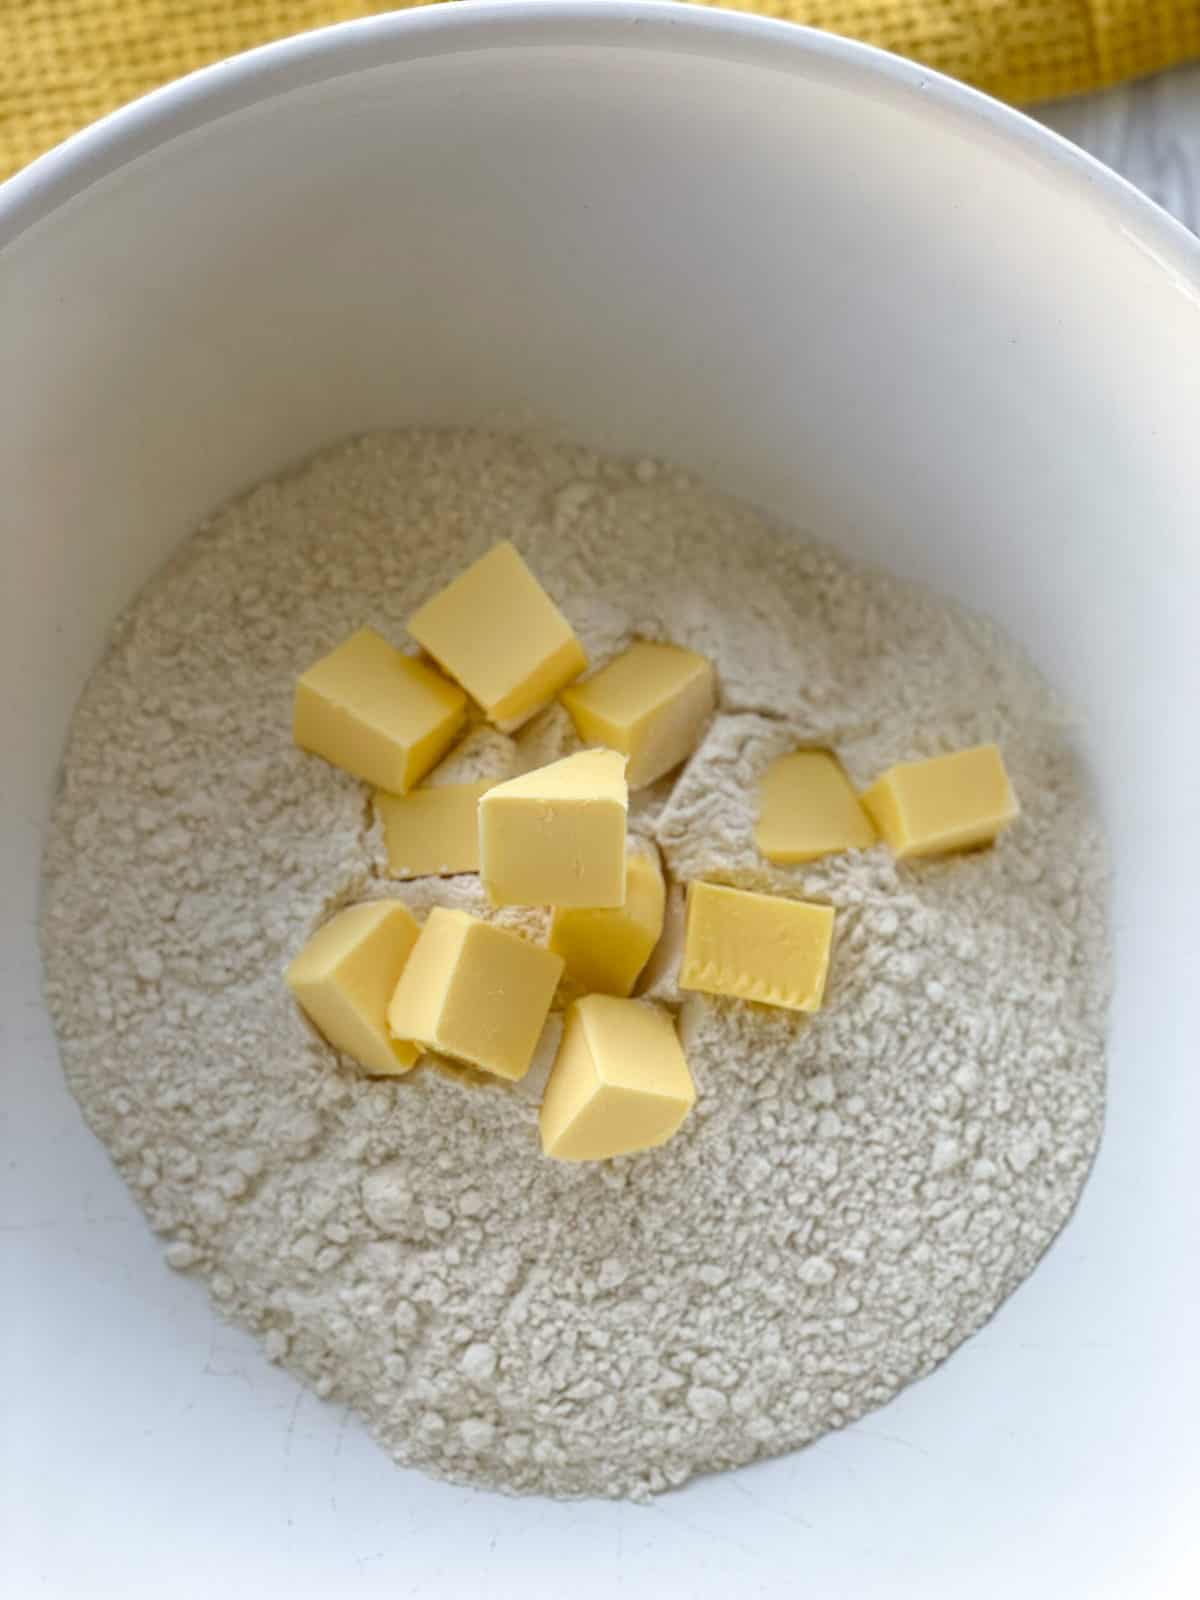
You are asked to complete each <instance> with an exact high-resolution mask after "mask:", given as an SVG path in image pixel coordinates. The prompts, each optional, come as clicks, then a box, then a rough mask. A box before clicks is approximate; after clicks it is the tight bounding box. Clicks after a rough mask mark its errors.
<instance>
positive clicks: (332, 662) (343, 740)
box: [292, 628, 467, 794]
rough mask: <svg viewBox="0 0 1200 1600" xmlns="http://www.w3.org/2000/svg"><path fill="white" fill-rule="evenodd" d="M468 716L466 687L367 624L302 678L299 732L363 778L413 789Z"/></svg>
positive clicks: (301, 740) (305, 743) (299, 738)
mask: <svg viewBox="0 0 1200 1600" xmlns="http://www.w3.org/2000/svg"><path fill="white" fill-rule="evenodd" d="M466 718H467V697H466V695H465V694H463V692H462V690H461V689H459V688H458V687H457V686H456V685H455V684H453V683H447V682H446V680H445V678H443V677H442V676H441V674H440V673H438V672H435V671H434V670H433V668H432V667H427V666H426V665H425V664H424V662H422V661H414V660H413V658H412V657H411V656H406V655H405V654H404V653H403V651H401V650H397V649H395V648H394V647H393V646H392V645H390V644H389V643H388V642H387V640H386V639H383V638H381V637H380V636H379V634H377V633H375V632H374V631H373V630H372V629H371V628H360V629H359V631H358V632H357V633H355V634H351V636H350V638H349V639H347V640H345V642H344V643H342V644H340V645H338V647H337V649H336V650H332V651H330V653H329V654H328V655H327V656H322V658H321V659H320V661H318V662H316V663H315V664H314V665H313V666H311V667H309V669H308V671H307V672H306V673H304V674H303V676H302V677H301V678H300V679H299V680H298V681H297V683H296V697H295V705H294V710H293V717H292V737H293V738H294V739H295V741H296V743H297V744H298V745H299V746H300V748H301V749H302V750H311V751H312V753H313V754H314V755H318V756H323V757H324V758H325V760H326V761H329V762H331V763H332V764H333V765H334V766H335V767H341V768H342V769H343V770H344V771H346V772H350V773H353V775H354V776H355V777H356V778H362V779H364V780H365V781H366V782H367V783H372V784H375V785H377V786H378V787H379V788H380V789H387V790H388V791H389V792H390V793H392V794H405V793H406V792H407V791H408V790H409V789H411V788H412V786H413V784H414V783H417V782H419V781H420V779H421V778H423V777H424V776H425V774H426V773H427V772H428V771H429V769H430V768H431V767H432V766H433V765H434V763H435V762H436V761H437V760H438V759H439V757H440V756H441V755H442V754H443V752H444V751H445V750H447V749H448V748H449V746H450V745H451V743H452V742H453V740H454V736H455V735H456V734H457V732H458V730H459V729H460V728H461V727H462V725H463V723H464V722H465V721H466Z"/></svg>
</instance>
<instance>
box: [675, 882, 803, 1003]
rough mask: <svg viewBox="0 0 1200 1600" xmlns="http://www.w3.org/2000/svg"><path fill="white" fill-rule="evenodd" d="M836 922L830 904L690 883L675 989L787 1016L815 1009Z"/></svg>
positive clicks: (719, 885) (714, 884)
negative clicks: (720, 996) (742, 1002)
mask: <svg viewBox="0 0 1200 1600" xmlns="http://www.w3.org/2000/svg"><path fill="white" fill-rule="evenodd" d="M833 923H834V912H833V907H832V906H823V905H814V904H813V903H812V902H810V901H807V900H785V899H782V898H781V897H780V896H779V895H773V894H754V893H751V892H750V891H749V890H746V889H729V888H726V887H725V886H724V885H722V884H716V883H702V882H697V883H693V884H691V885H689V888H688V903H687V923H686V927H685V930H684V941H683V960H682V962H681V964H680V969H679V987H680V988H681V989H699V990H702V991H703V992H705V993H707V994H724V995H731V996H734V997H736V998H737V999H740V1000H757V1001H758V1002H760V1004H762V1005H769V1006H782V1007H784V1008H785V1009H786V1010H789V1011H819V1010H820V1008H821V1003H822V1001H823V999H824V997H825V980H826V977H827V975H828V972H829V956H830V950H831V948H832V945H833Z"/></svg>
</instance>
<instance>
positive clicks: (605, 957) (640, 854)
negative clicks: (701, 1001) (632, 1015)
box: [549, 847, 666, 995]
mask: <svg viewBox="0 0 1200 1600" xmlns="http://www.w3.org/2000/svg"><path fill="white" fill-rule="evenodd" d="M665 899H666V890H665V888H664V885H663V875H662V868H661V867H660V866H659V863H658V855H657V852H655V853H653V854H651V852H650V851H649V850H645V849H640V848H637V847H633V848H631V849H630V850H629V851H628V852H627V854H626V857H625V904H624V905H623V906H613V907H610V908H609V909H607V910H597V909H595V908H594V907H592V908H588V909H582V908H579V907H576V908H574V909H568V908H566V907H563V906H560V907H559V908H558V909H557V910H556V911H555V913H554V916H553V918H552V919H551V922H550V938H549V945H550V948H551V950H554V951H555V952H556V953H557V954H558V955H560V956H561V957H562V958H563V960H564V961H565V962H566V973H565V976H566V978H567V979H568V981H569V982H571V983H572V984H574V986H575V987H576V988H577V989H578V990H580V991H582V992H583V993H585V994H615V995H628V994H632V993H633V986H634V984H635V983H636V982H637V980H638V975H639V973H640V972H641V970H642V968H643V967H644V966H645V965H646V962H647V961H649V959H650V954H651V952H652V951H653V949H654V947H655V945H656V944H657V943H658V940H659V935H660V934H661V933H662V929H663V905H664V902H665Z"/></svg>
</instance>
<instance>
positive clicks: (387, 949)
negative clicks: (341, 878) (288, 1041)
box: [287, 900, 421, 1077]
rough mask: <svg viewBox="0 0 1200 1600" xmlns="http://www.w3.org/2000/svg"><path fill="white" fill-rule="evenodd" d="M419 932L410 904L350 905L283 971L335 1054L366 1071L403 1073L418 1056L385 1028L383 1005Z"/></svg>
mask: <svg viewBox="0 0 1200 1600" xmlns="http://www.w3.org/2000/svg"><path fill="white" fill-rule="evenodd" d="M418 932H419V929H418V927H417V922H416V919H415V918H414V916H413V915H412V913H411V912H410V911H409V909H408V907H407V906H402V905H400V904H399V902H398V901H395V900H375V901H372V902H371V903H370V904H368V905H362V906H350V907H349V908H348V909H347V910H345V911H339V912H338V914H337V915H336V916H335V917H331V918H330V920H329V921H328V922H327V923H325V925H324V926H323V927H321V928H318V929H317V931H316V933H314V934H313V936H312V938H311V939H310V940H309V941H308V943H307V944H306V945H305V946H304V949H303V950H301V952H300V954H299V955H298V956H297V957H296V958H295V960H294V961H293V962H292V964H291V965H290V966H289V967H288V969H287V984H288V988H289V989H291V991H292V993H293V994H294V995H295V997H296V999H297V1000H298V1001H299V1003H300V1005H301V1006H302V1007H303V1008H304V1010H305V1012H306V1013H307V1014H308V1016H309V1018H310V1019H311V1020H312V1022H313V1023H315V1025H316V1026H317V1027H318V1028H319V1029H320V1030H321V1032H322V1033H323V1034H324V1035H325V1037H326V1039H328V1040H329V1043H330V1044H331V1045H332V1046H333V1047H334V1049H335V1050H341V1051H342V1052H343V1053H344V1054H346V1055H348V1056H353V1058H354V1060H355V1061H357V1062H358V1064H359V1065H360V1066H361V1067H365V1068H366V1070H367V1071H368V1072H371V1073H377V1074H380V1075H383V1076H387V1077H394V1076H397V1075H398V1074H399V1073H402V1072H407V1071H408V1070H409V1068H410V1067H411V1066H413V1065H414V1063H415V1062H416V1061H417V1059H418V1057H419V1056H420V1054H421V1052H420V1050H418V1049H417V1048H416V1046H415V1045H413V1044H410V1043H409V1042H408V1041H407V1040H406V1039H404V1038H394V1037H393V1036H392V1034H391V1033H390V1032H389V1030H388V1025H387V1008H388V1002H389V1001H390V1000H391V998H392V994H393V993H394V991H395V988H396V985H397V984H398V983H399V982H400V975H401V973H402V972H403V971H404V967H405V963H406V962H407V960H408V957H409V953H410V952H411V950H412V948H413V946H414V945H415V944H416V942H417V934H418Z"/></svg>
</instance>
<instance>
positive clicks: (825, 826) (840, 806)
mask: <svg viewBox="0 0 1200 1600" xmlns="http://www.w3.org/2000/svg"><path fill="white" fill-rule="evenodd" d="M754 843H755V844H756V845H757V846H758V849H759V850H760V851H761V852H762V854H763V855H764V856H766V858H767V860H768V861H777V862H780V863H781V864H783V865H790V864H792V863H794V862H798V861H816V860H818V859H819V858H820V857H821V856H829V855H834V854H835V853H836V852H837V851H839V850H869V849H870V847H871V846H872V845H873V844H874V843H875V828H874V825H873V823H872V822H871V819H870V817H869V816H868V815H867V813H866V812H865V811H864V810H863V807H862V804H861V803H860V801H859V798H858V796H857V794H855V792H854V788H853V786H852V785H851V782H850V780H849V778H848V777H847V776H846V774H845V773H844V772H843V771H842V768H841V764H840V763H839V761H838V760H837V758H836V757H835V756H833V755H831V754H830V753H829V751H828V750H796V751H794V752H793V753H792V754H791V755H788V756H780V758H779V759H778V761H773V762H772V763H771V765H770V766H769V767H768V768H767V771H766V772H765V774H764V775H763V779H762V783H761V785H760V787H759V791H758V823H757V825H756V826H755V829H754Z"/></svg>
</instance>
